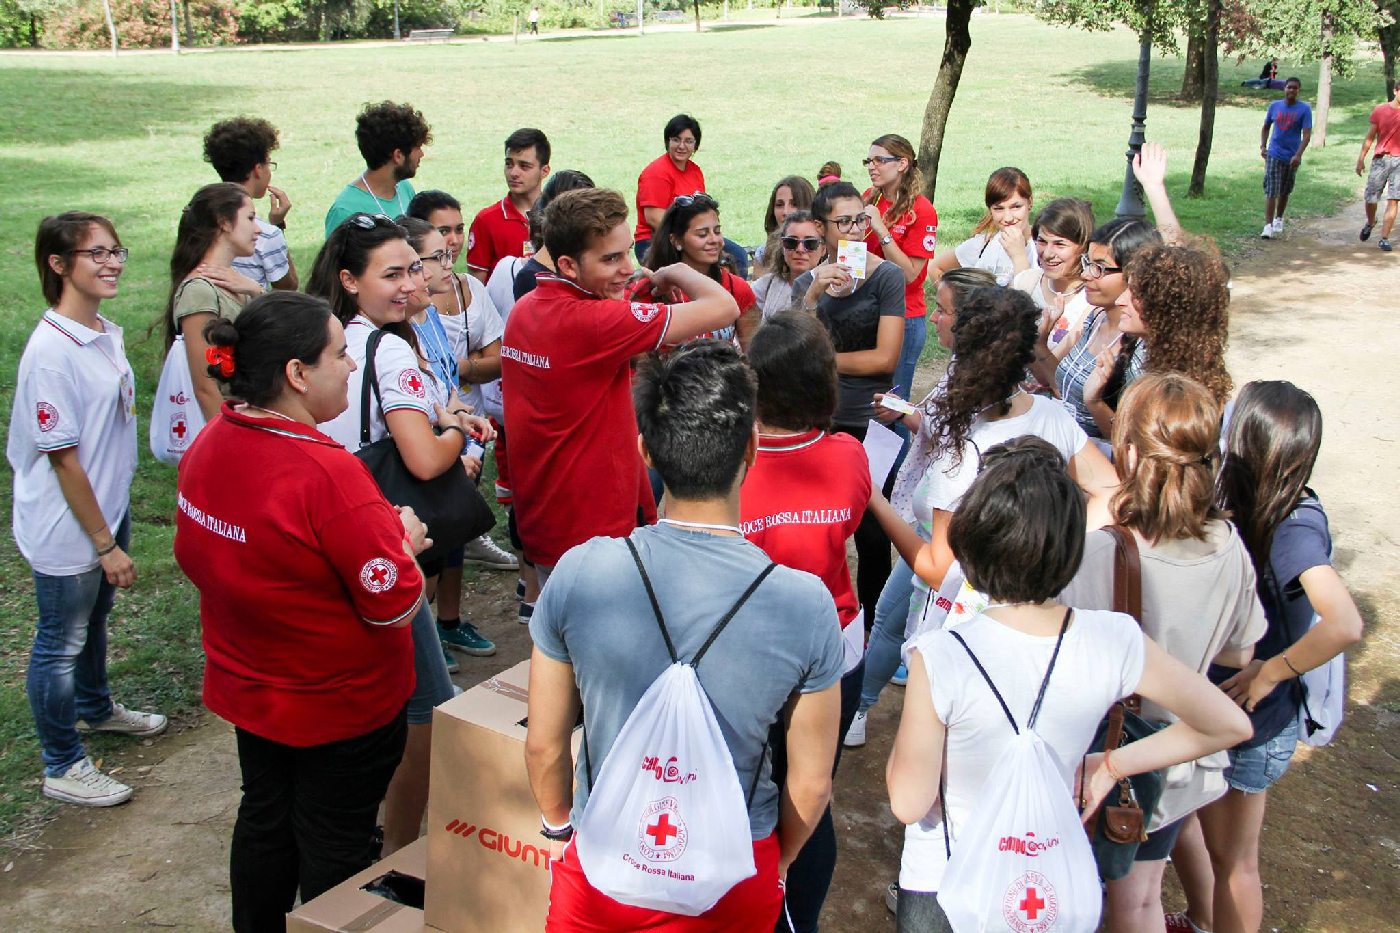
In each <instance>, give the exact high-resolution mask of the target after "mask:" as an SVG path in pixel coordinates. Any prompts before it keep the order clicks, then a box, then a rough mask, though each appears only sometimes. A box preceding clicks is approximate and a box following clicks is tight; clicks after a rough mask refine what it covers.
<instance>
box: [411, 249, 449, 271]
mask: <svg viewBox="0 0 1400 933" xmlns="http://www.w3.org/2000/svg"><path fill="white" fill-rule="evenodd" d="M418 258H419V259H421V260H423V261H424V262H427V261H428V260H430V259H431V260H432V261H433V262H435V263H437V264H438V265H440V266H442V267H443V268H444V269H450V268H452V254H451V253H449V252H448V251H447V250H445V249H440V250H438V251H437V252H436V253H429V254H428V255H426V256H419V257H418Z"/></svg>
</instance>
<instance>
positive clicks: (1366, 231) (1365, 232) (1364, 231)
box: [1361, 224, 1375, 243]
mask: <svg viewBox="0 0 1400 933" xmlns="http://www.w3.org/2000/svg"><path fill="white" fill-rule="evenodd" d="M1373 226H1375V225H1374V224H1366V225H1365V226H1364V227H1362V228H1361V242H1362V243H1365V242H1366V241H1367V240H1369V239H1371V228H1372V227H1373Z"/></svg>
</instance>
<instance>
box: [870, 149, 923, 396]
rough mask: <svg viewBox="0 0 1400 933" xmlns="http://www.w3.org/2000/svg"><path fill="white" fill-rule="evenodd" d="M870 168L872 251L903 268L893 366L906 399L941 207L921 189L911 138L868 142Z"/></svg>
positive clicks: (920, 344) (897, 392)
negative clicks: (899, 342) (900, 339)
mask: <svg viewBox="0 0 1400 933" xmlns="http://www.w3.org/2000/svg"><path fill="white" fill-rule="evenodd" d="M862 163H863V164H864V165H865V168H866V170H867V171H868V172H869V173H870V189H869V190H868V191H866V192H865V214H866V216H867V217H869V218H870V232H869V233H867V234H866V237H865V243H866V245H867V246H868V247H870V250H871V252H873V253H875V255H877V256H880V257H882V258H884V259H888V260H889V261H890V262H892V263H894V264H895V265H896V266H898V267H899V271H901V272H903V273H904V346H903V347H902V348H901V349H900V352H899V367H898V368H897V369H896V370H895V371H894V383H895V389H894V394H895V395H899V396H901V397H903V398H908V397H909V393H910V392H911V391H912V387H911V386H912V383H913V381H914V367H915V366H917V365H918V364H919V354H920V353H922V352H923V350H924V343H925V342H927V340H928V307H927V303H926V301H925V299H924V279H925V278H927V277H928V263H929V260H930V259H932V258H933V251H934V246H935V245H936V244H937V241H938V211H936V210H934V209H933V204H932V203H931V202H930V201H929V199H928V198H926V197H924V196H923V195H922V194H920V193H919V188H920V180H919V173H918V171H917V168H918V163H919V160H918V157H917V156H916V155H915V153H914V147H913V146H912V145H911V144H910V142H909V140H907V139H905V138H904V137H903V136H900V135H898V134H896V133H886V134H885V135H884V136H881V137H879V138H878V139H876V140H875V141H874V142H873V143H871V144H870V152H869V154H868V155H866V157H865V158H864V159H863V160H862Z"/></svg>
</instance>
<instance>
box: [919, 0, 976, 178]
mask: <svg viewBox="0 0 1400 933" xmlns="http://www.w3.org/2000/svg"><path fill="white" fill-rule="evenodd" d="M974 4H975V0H948V12H947V16H946V18H945V20H944V27H943V31H944V39H943V58H942V60H941V61H940V62H939V63H938V77H937V78H936V79H935V80H934V82H933V92H932V93H931V94H929V97H928V105H927V106H926V107H924V125H923V128H922V129H921V130H920V131H919V174H920V175H921V176H922V177H923V180H924V196H925V197H927V198H928V199H929V200H930V201H932V200H933V195H934V191H935V190H936V189H937V187H938V157H939V155H940V154H941V153H942V151H943V131H944V130H945V129H946V128H947V126H948V113H949V111H951V110H952V109H953V97H954V96H955V95H956V94H957V93H958V82H959V81H961V80H962V72H963V65H964V64H965V63H966V62H967V53H968V50H970V49H971V48H972V34H971V33H970V32H969V31H968V24H969V23H970V22H971V21H972V8H973V6H974Z"/></svg>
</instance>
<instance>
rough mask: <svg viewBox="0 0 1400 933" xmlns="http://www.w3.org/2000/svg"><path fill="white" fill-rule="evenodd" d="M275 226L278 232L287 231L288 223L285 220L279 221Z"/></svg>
mask: <svg viewBox="0 0 1400 933" xmlns="http://www.w3.org/2000/svg"><path fill="white" fill-rule="evenodd" d="M273 226H274V227H276V228H277V229H278V230H286V229H287V222H286V221H285V220H279V221H277V223H275V224H273Z"/></svg>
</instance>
